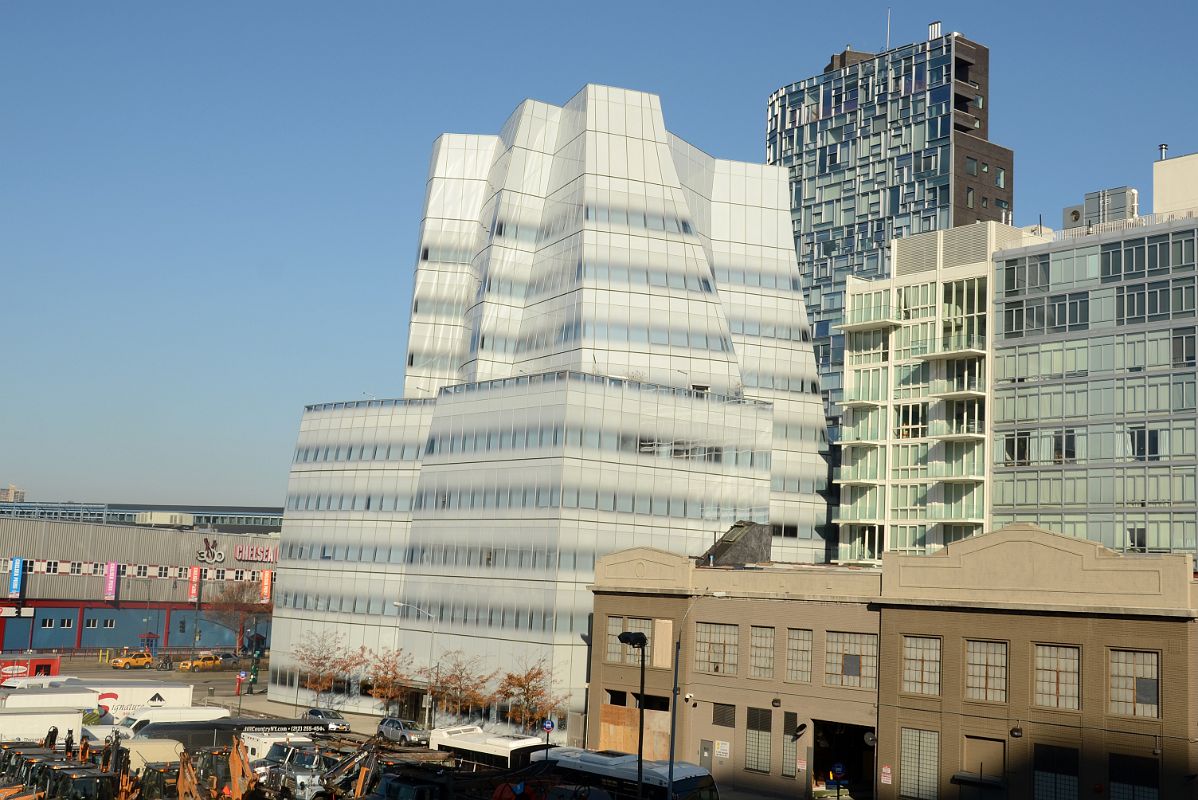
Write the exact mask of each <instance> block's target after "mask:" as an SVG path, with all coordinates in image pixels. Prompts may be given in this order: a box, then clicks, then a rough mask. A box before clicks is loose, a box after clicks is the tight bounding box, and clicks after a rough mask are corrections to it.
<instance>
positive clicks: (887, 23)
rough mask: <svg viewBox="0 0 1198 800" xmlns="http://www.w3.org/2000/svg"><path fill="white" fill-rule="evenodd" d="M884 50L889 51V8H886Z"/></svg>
mask: <svg viewBox="0 0 1198 800" xmlns="http://www.w3.org/2000/svg"><path fill="white" fill-rule="evenodd" d="M886 49H887V50H889V49H890V6H886Z"/></svg>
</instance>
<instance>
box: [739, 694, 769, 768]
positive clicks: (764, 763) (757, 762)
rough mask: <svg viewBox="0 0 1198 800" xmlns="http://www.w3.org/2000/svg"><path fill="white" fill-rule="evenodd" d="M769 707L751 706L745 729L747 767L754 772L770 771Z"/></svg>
mask: <svg viewBox="0 0 1198 800" xmlns="http://www.w3.org/2000/svg"><path fill="white" fill-rule="evenodd" d="M771 717H772V713H771V710H770V709H768V708H752V707H750V708H749V715H748V725H747V728H748V729H747V730H746V731H745V769H747V770H752V771H753V772H769V771H770V723H771Z"/></svg>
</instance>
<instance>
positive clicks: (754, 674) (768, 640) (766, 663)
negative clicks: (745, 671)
mask: <svg viewBox="0 0 1198 800" xmlns="http://www.w3.org/2000/svg"><path fill="white" fill-rule="evenodd" d="M749 633H750V636H749V677H751V678H772V677H774V629H773V628H767V627H765V626H760V625H753V626H752V627H750V628H749Z"/></svg>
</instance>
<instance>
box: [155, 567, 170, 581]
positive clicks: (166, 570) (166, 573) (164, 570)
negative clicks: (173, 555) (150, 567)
mask: <svg viewBox="0 0 1198 800" xmlns="http://www.w3.org/2000/svg"><path fill="white" fill-rule="evenodd" d="M170 576H171V568H170V567H159V568H158V577H159V578H169V577H170Z"/></svg>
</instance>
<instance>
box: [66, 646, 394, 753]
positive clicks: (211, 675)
mask: <svg viewBox="0 0 1198 800" xmlns="http://www.w3.org/2000/svg"><path fill="white" fill-rule="evenodd" d="M245 665H246V667H245V668H246V670H247V671H248V669H249V660H248V659H247V660H246V661H245ZM61 672H62V674H63V675H74V676H76V677H86V678H122V679H124V678H143V679H145V680H153V681H166V682H170V683H185V684H189V685H191V686H192V687H193V694H192V702H194V703H195V704H196V705H207V704H212V705H221V706H224V707H226V708H229V709H230V710H231V711H232V713H233V714H234V715H237V714H238V713H241V714H242V715H245V716H267V717H278V718H281V719H293V718H295V717H296V716H298V715H299V714H302V713H304V710H305V709H307V708H308V706H306V705H302V704H295V703H276V702H272V701H270V700H267V699H266V694H265V692H266V687H265V681H263V683H262V689H261V692H260V693H255V694H252V695H242V696H241V697H238V696H237V693H236V684H237V670H223V671H216V672H180V671H178V670H170V671H159V670H156V669H129V670H125V669H113V668H112V667H110V666H109V665H108V664H101V663H99V661H98V660H97V659H96V658H95V657H94V656H91V657H86V658H84V657H79V658H67V657H63V659H62V668H61ZM259 675H260V677H261V678H263V679H265V677H266V669H265V665H264V666H263V668H262V669H261V670H260V673H259ZM345 719H346V721H348V722H349V724H350V727H351V729H352V730H353V732H354V733H362V734H368V735H369V734H373V733H374V732H375V730H376V728H377V726H378V722H379V717H370V716H365V715H361V714H346V715H345Z"/></svg>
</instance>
